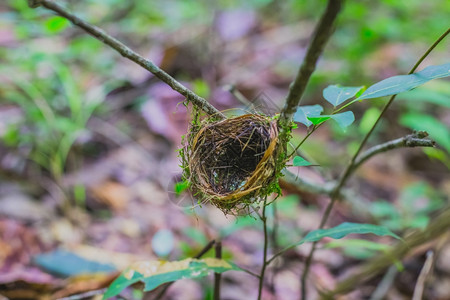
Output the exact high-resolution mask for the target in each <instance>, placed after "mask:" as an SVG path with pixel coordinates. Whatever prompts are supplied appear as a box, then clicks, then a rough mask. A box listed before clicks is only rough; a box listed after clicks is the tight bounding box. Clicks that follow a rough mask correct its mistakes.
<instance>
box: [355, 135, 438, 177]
mask: <svg viewBox="0 0 450 300" xmlns="http://www.w3.org/2000/svg"><path fill="white" fill-rule="evenodd" d="M427 136H428V132H426V131H417V132H414V133H412V134H408V135H407V136H404V137H402V138H399V139H396V140H392V141H389V142H386V143H384V144H380V145H376V146H374V147H372V148H370V149H368V150H367V151H365V152H363V153H362V154H361V157H360V158H359V159H357V160H356V161H355V163H354V164H353V167H352V170H353V171H354V170H355V169H357V168H358V167H359V166H361V165H362V164H363V163H364V162H365V161H367V160H368V159H369V158H371V157H372V156H374V155H376V154H378V153H382V152H386V151H389V150H392V149H397V148H403V147H411V148H412V147H434V146H435V145H436V143H435V142H434V141H432V140H430V139H425V138H426V137H427Z"/></svg>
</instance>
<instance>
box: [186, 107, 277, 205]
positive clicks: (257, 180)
mask: <svg viewBox="0 0 450 300" xmlns="http://www.w3.org/2000/svg"><path fill="white" fill-rule="evenodd" d="M278 144H279V143H278V128H277V126H276V122H275V121H273V120H270V119H268V118H267V117H264V116H259V115H252V114H248V115H243V116H239V117H235V118H230V119H226V120H222V121H216V122H208V121H205V122H202V124H201V126H200V127H198V130H192V131H191V133H190V138H189V143H188V145H187V146H186V147H185V151H184V152H185V154H186V156H187V157H186V159H185V160H184V161H186V163H187V167H188V168H187V169H188V170H189V173H190V174H189V176H188V180H189V181H190V182H191V186H192V189H193V190H194V192H195V194H196V196H198V197H199V198H200V199H199V200H201V201H204V200H209V201H211V202H212V203H213V204H214V205H216V206H217V207H219V208H221V209H222V210H224V211H226V212H229V210H230V209H233V208H235V207H236V206H238V205H239V204H241V205H240V206H241V207H242V206H248V205H249V204H250V203H253V202H254V201H255V200H257V198H258V197H261V196H265V195H266V194H267V189H268V188H270V187H271V183H273V182H274V179H275V178H276V176H275V175H276V172H275V170H276V161H277V157H278V147H277V146H278Z"/></svg>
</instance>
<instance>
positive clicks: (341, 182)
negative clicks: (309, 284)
mask: <svg viewBox="0 0 450 300" xmlns="http://www.w3.org/2000/svg"><path fill="white" fill-rule="evenodd" d="M449 33H450V29H447V31H446V32H444V33H443V34H442V35H441V36H440V37H439V38H438V39H437V40H436V41H435V42H434V43H433V45H432V46H431V47H430V48H429V49H428V50H427V51H426V52H425V53H424V54H423V55H422V57H421V58H420V59H419V60H418V61H417V62H416V64H415V65H414V67H413V68H412V69H411V70H410V71H409V73H408V74H412V73H414V71H415V70H416V69H417V67H418V66H419V65H420V63H421V62H422V61H423V60H424V59H425V58H426V57H427V56H428V54H430V52H431V51H432V50H433V49H434V48H435V47H436V46H437V45H438V44H439V43H440V42H441V41H442V40H443V39H444V38H445V37H446V36H447V35H448V34H449ZM396 96H397V95H393V96H391V98H390V99H389V101H388V103H386V105H385V106H384V108H383V110H382V111H381V113H380V115H379V116H378V119H377V120H376V121H375V123H374V124H373V125H372V128H370V130H369V132H368V133H367V134H366V136H365V137H364V139H363V141H362V142H361V144H360V145H359V147H358V150H357V151H356V153H355V154H354V155H353V157H352V159H351V161H350V163H349V164H348V165H347V167H346V169H345V171H344V173H343V175H342V176H341V178H340V180H339V182H338V184H337V185H336V187H335V188H334V190H333V191H332V193H331V194H330V198H331V201H330V203H329V204H328V206H327V208H326V209H325V212H324V214H323V216H322V219H321V221H320V225H319V229H322V228H323V227H324V225H325V223H326V222H327V220H328V217H329V216H330V213H331V210H332V209H333V206H334V204H335V203H336V201H337V200H338V199H339V194H340V190H341V188H342V187H343V186H344V184H345V183H346V182H347V179H348V178H349V177H350V175H351V174H352V172H353V171H354V170H355V168H354V165H355V162H356V159H357V157H358V155H359V153H360V152H361V151H362V148H363V147H364V146H365V144H366V142H367V140H368V139H369V137H370V136H371V134H372V133H373V131H374V130H375V128H376V126H377V124H378V123H379V122H380V121H381V119H382V117H383V116H384V114H385V112H386V111H387V110H388V108H389V107H390V106H391V104H392V102H393V101H394V99H395V97H396ZM316 248H317V242H314V243H313V245H312V248H311V250H310V252H309V255H308V257H307V259H306V262H305V268H304V269H303V274H302V278H301V299H306V279H307V278H308V273H309V269H310V266H311V263H312V258H313V256H314V252H315V250H316Z"/></svg>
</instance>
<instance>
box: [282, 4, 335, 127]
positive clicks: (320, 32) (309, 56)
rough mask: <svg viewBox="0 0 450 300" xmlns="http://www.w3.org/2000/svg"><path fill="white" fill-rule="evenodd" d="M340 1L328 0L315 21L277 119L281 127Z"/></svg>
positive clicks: (296, 101)
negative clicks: (304, 53) (304, 52)
mask: <svg viewBox="0 0 450 300" xmlns="http://www.w3.org/2000/svg"><path fill="white" fill-rule="evenodd" d="M342 2H343V1H342V0H329V1H328V5H327V8H326V9H325V12H324V13H323V14H322V17H321V18H320V21H319V23H317V26H316V28H315V30H314V33H313V36H312V40H311V42H310V44H309V46H308V50H307V51H306V55H305V58H304V59H303V62H302V64H301V66H300V68H299V70H298V73H297V75H296V77H295V79H294V81H293V82H292V83H291V86H290V88H289V93H288V95H287V97H286V102H285V105H284V108H283V110H282V111H281V116H280V120H279V124H280V125H281V128H285V127H286V126H287V125H288V124H289V123H290V122H291V120H292V117H293V115H294V113H295V112H296V111H297V106H298V105H299V103H300V100H301V98H302V96H303V93H304V92H305V89H306V86H307V84H308V82H309V79H310V78H311V75H312V73H313V72H314V70H315V69H316V64H317V61H318V60H319V57H320V55H321V54H322V52H323V50H324V48H325V45H326V43H327V42H328V40H329V38H330V36H331V35H332V33H333V29H334V23H335V21H336V18H337V16H338V14H339V12H340V11H341V8H342Z"/></svg>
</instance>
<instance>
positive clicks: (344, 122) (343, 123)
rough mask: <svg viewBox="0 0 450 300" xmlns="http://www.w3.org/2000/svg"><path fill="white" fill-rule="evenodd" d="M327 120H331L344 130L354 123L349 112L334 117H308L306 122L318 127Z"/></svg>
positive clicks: (352, 116)
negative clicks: (308, 121)
mask: <svg viewBox="0 0 450 300" xmlns="http://www.w3.org/2000/svg"><path fill="white" fill-rule="evenodd" d="M329 119H333V120H334V121H336V123H337V124H338V125H339V126H340V127H341V128H342V129H345V128H347V127H348V126H350V125H351V124H352V123H353V122H354V121H355V115H354V114H353V112H351V111H346V112H343V113H338V114H334V115H320V116H317V117H308V120H310V121H311V122H312V123H313V124H314V125H318V124H320V123H323V122H325V121H327V120H329Z"/></svg>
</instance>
